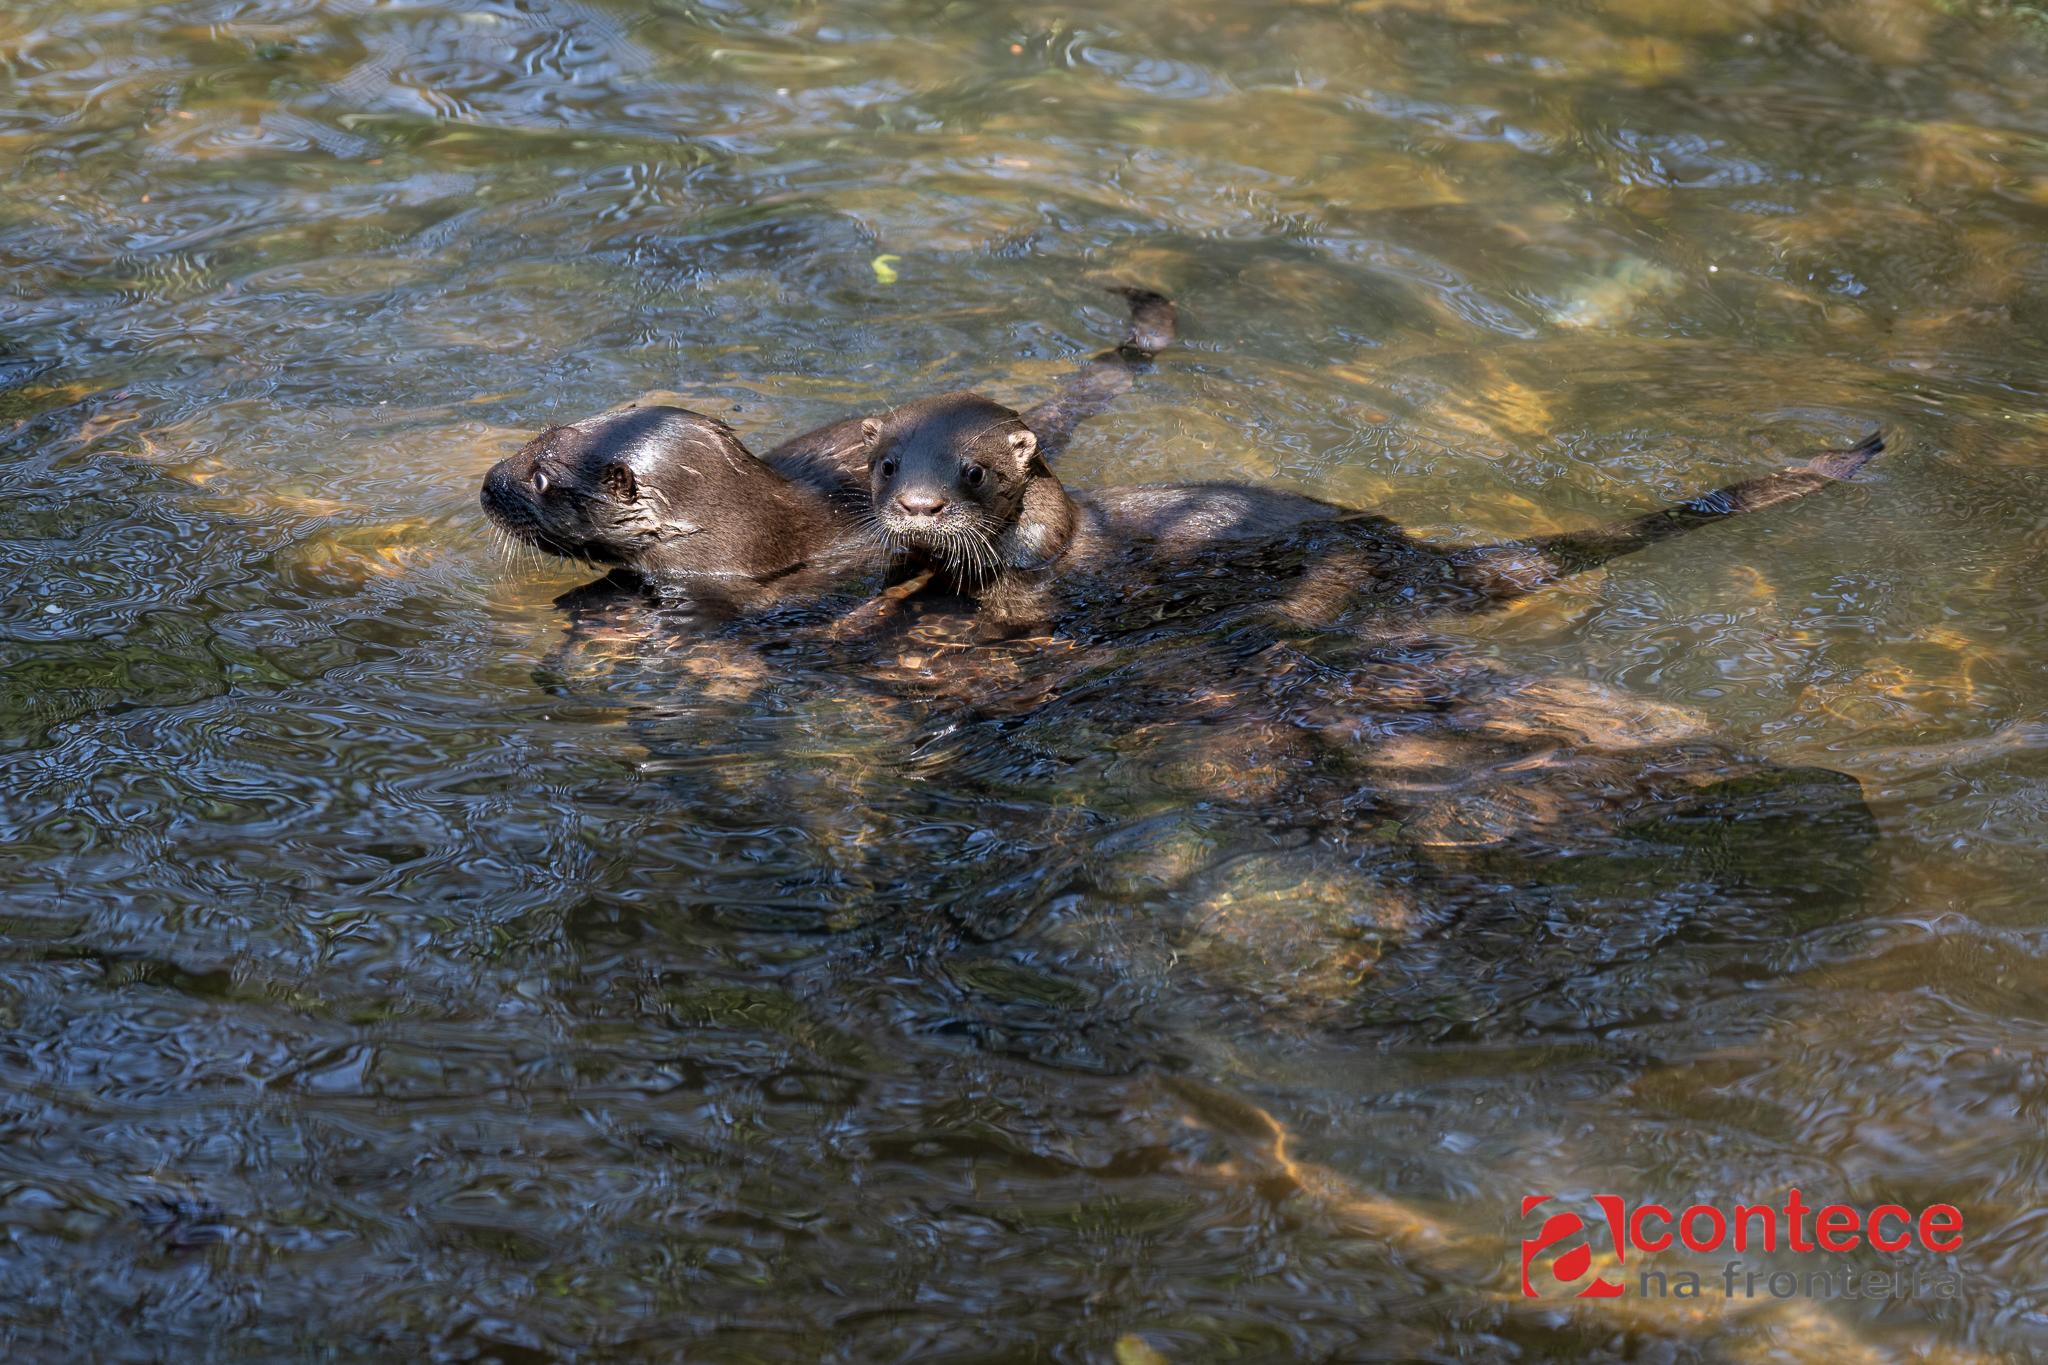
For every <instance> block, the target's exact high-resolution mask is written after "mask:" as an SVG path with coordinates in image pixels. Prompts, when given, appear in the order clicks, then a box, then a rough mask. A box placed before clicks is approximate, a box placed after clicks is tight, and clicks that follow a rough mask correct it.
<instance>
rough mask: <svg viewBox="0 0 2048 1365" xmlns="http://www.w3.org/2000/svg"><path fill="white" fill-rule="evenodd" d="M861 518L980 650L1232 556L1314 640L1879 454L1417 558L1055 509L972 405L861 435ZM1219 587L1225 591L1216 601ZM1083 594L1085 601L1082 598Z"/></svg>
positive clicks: (1108, 504)
mask: <svg viewBox="0 0 2048 1365" xmlns="http://www.w3.org/2000/svg"><path fill="white" fill-rule="evenodd" d="M862 437H863V439H864V441H865V442H866V445H867V449H868V456H869V462H870V476H869V490H870V495H871V497H872V498H873V501H874V508H875V517H876V520H877V522H878V523H879V525H880V526H881V528H882V530H883V531H884V533H885V534H886V535H887V536H888V537H889V539H890V541H891V542H892V543H893V544H894V545H895V546H896V547H897V548H898V549H899V550H901V551H903V552H904V558H905V564H906V566H907V567H906V568H905V569H904V570H903V571H904V572H906V573H907V572H921V571H926V570H929V571H931V572H932V573H933V574H934V575H935V577H934V580H933V581H934V585H935V586H936V587H938V588H940V589H942V590H949V591H953V592H957V593H959V594H962V595H965V596H968V597H971V598H974V599H976V600H977V601H978V602H979V604H980V605H979V611H980V615H981V618H982V621H983V623H984V630H985V631H986V632H988V633H1015V632H1017V631H1021V630H1028V629H1032V628H1036V627H1038V626H1042V625H1044V624H1047V623H1049V622H1051V621H1053V620H1055V619H1057V618H1058V617H1059V616H1060V615H1061V614H1062V611H1063V609H1064V607H1065V606H1070V605H1072V604H1073V603H1074V602H1075V601H1076V600H1077V599H1079V598H1083V597H1087V596H1090V595H1095V596H1099V597H1101V598H1102V599H1103V600H1104V601H1105V602H1107V603H1116V602H1127V601H1128V600H1129V599H1130V598H1131V595H1132V594H1133V593H1134V592H1137V591H1140V590H1141V589H1144V588H1146V587H1158V586H1161V585H1163V584H1168V583H1184V582H1185V580H1186V579H1187V577H1188V574H1189V569H1190V566H1199V568H1200V569H1201V570H1202V571H1203V572H1204V573H1205V574H1206V575H1207V576H1209V577H1211V578H1215V577H1218V576H1219V575H1218V573H1217V572H1216V571H1217V570H1219V569H1223V570H1225V572H1224V573H1223V574H1222V575H1220V576H1222V577H1225V578H1228V577H1229V576H1230V573H1231V572H1233V571H1234V569H1235V568H1243V569H1245V570H1248V571H1250V572H1251V573H1253V574H1254V575H1255V576H1258V567H1259V566H1258V564H1257V563H1256V562H1252V563H1247V564H1243V565H1235V564H1234V561H1235V560H1237V559H1239V558H1242V557H1243V552H1244V551H1246V550H1252V551H1254V553H1253V555H1252V559H1253V560H1254V561H1257V560H1259V559H1261V558H1264V559H1267V560H1270V561H1271V562H1272V564H1273V566H1274V568H1275V569H1276V570H1284V568H1285V567H1286V562H1287V561H1288V560H1290V559H1292V560H1295V561H1297V563H1296V565H1295V567H1296V568H1297V570H1298V572H1297V574H1296V576H1295V577H1294V578H1293V579H1292V580H1291V581H1288V582H1286V584H1285V589H1284V592H1285V595H1284V600H1283V601H1282V603H1281V609H1282V612H1283V614H1285V615H1286V616H1288V617H1289V618H1291V619H1294V620H1296V621H1298V622H1300V623H1302V624H1321V623H1324V622H1327V621H1329V620H1332V619H1334V618H1335V617H1337V616H1339V615H1341V614H1342V613H1343V612H1344V611H1345V610H1347V609H1348V608H1349V607H1350V606H1352V605H1354V604H1355V602H1356V600H1357V598H1358V596H1359V595H1360V594H1371V595H1374V596H1378V597H1382V598H1385V597H1388V596H1390V595H1392V596H1394V597H1396V598H1398V599H1399V604H1400V605H1403V606H1407V607H1411V608H1435V609H1455V610H1476V609H1480V608H1483V607H1486V606H1489V605H1493V604H1496V603H1500V602H1504V601H1507V600H1508V599H1510V598H1514V597H1518V596H1521V595H1522V594H1524V593H1527V592H1529V591H1531V590H1533V589H1535V588H1538V587H1541V586H1542V585H1544V584H1546V583H1551V582H1555V581H1556V580H1557V579H1560V578H1563V577H1566V576H1568V575H1570V574H1575V573H1579V572H1582V571H1584V570H1586V569H1590V568H1594V567H1596V566H1598V565H1601V564H1605V563H1607V562H1608V561H1609V560H1612V559H1616V558H1619V557H1620V556H1622V555H1626V554H1633V553H1635V552H1636V551H1638V550H1642V549H1645V548H1647V547H1649V546H1651V545H1654V544H1656V543H1657V542H1659V541H1661V540H1666V539H1669V538H1670V537H1672V536H1674V535H1678V534H1681V533H1683V532H1685V531H1689V530H1693V529H1695V528H1697V527H1700V526H1704V525H1707V524H1709V523H1711V522H1715V521H1720V520H1723V519H1724V518H1727V517H1730V516H1734V515H1737V514H1739V513H1743V512H1754V511H1760V510H1762V509H1763V508H1766V507H1774V506H1777V505H1779V504H1781V503H1786V502H1791V501H1793V500H1795V499H1797V498H1800V497H1804V496H1805V495H1806V494H1808V493H1810V492H1812V491H1813V490H1814V489H1816V488H1819V487H1821V486H1823V485H1825V484H1828V483H1831V482H1833V481H1835V480H1837V479H1842V478H1846V477H1847V476H1849V475H1850V474H1853V473H1855V472H1856V471H1857V470H1858V469H1861V468H1862V467H1863V466H1864V465H1865V464H1866V463H1868V462H1869V461H1870V459H1871V458H1872V457H1873V456H1875V455H1876V454H1877V453H1878V452H1879V451H1881V450H1883V449H1884V442H1883V440H1882V438H1881V437H1880V436H1878V435H1876V434H1873V435H1871V436H1869V437H1867V438H1865V439H1864V440H1863V441H1862V442H1860V443H1859V444H1857V445H1856V446H1854V447H1853V448H1851V449H1848V450H1838V451H1829V452H1827V453H1825V454H1823V455H1821V456H1819V457H1817V458H1815V459H1813V460H1809V461H1807V462H1806V463H1805V464H1803V465H1799V466H1795V467H1794V468H1791V469H1787V470H1783V471H1780V472H1779V473H1776V474H1767V475H1764V476H1762V477H1760V478H1754V479H1747V480H1744V481H1743V482H1741V483H1736V484H1731V485H1729V486H1728V487H1726V488H1721V489H1716V490H1715V491H1713V492H1711V493H1705V494H1702V495H1700V496H1699V497H1696V498H1694V499H1692V500H1691V501H1689V502H1685V503H1681V504H1679V505H1678V506H1676V507H1669V508H1666V509H1664V510H1662V511H1659V512H1653V513H1650V514H1648V515H1647V516H1641V517H1636V518H1633V519H1631V520H1627V521H1621V522H1615V523H1613V524H1610V525H1607V526H1600V527H1595V528H1592V529H1590V530H1586V531H1577V532H1570V533H1567V534H1563V535H1552V536H1539V537H1535V538H1532V539H1530V540H1526V541H1512V542H1507V543H1504V544H1499V545H1461V546H1447V545H1431V544H1428V543H1426V542H1423V541H1419V540H1416V539H1415V538H1413V537H1412V536H1410V535H1408V534H1407V533H1406V532H1405V531H1403V530H1402V529H1401V528H1400V527H1399V526H1396V525H1395V524H1394V523H1393V522H1391V521H1389V520H1387V519H1386V518H1384V517H1379V516H1373V515H1370V514H1368V513H1364V512H1358V511H1355V510H1353V509H1351V508H1347V507H1341V506H1338V505H1337V504H1335V503H1329V502H1324V501H1322V500H1321V499H1319V498H1312V497H1307V496H1305V495H1303V494H1299V493H1289V492H1284V491H1282V490H1279V489H1270V488H1256V487H1252V486H1249V485H1245V484H1231V483H1201V484H1158V485H1141V486H1137V487H1132V488H1118V489H1106V490H1101V491H1097V492H1090V493H1082V494H1070V493H1068V491H1067V489H1066V488H1065V486H1064V485H1062V484H1061V482H1060V481H1059V479H1058V477H1057V476H1055V475H1054V474H1053V472H1052V470H1051V469H1050V468H1049V467H1048V466H1047V464H1046V462H1045V460H1044V457H1043V452H1042V450H1041V448H1040V446H1039V442H1038V439H1037V436H1036V434H1035V433H1034V431H1033V430H1032V428H1031V425H1030V423H1029V422H1028V421H1027V420H1025V418H1024V417H1023V416H1022V415H1021V414H1019V413H1017V412H1015V411H1013V410H1011V409H1010V408H1007V407H1004V406H1003V405H1002V404H1000V403H997V402H994V401H993V400H991V399H987V398H983V397H981V396H980V395H978V394H971V393H949V394H941V395H939V396H938V397H936V398H926V399H921V400H919V401H917V402H915V403H910V404H907V405H905V406H904V407H901V408H897V409H896V410H895V411H893V412H890V413H888V414H886V415H884V416H882V417H877V418H870V419H868V420H867V421H866V422H865V423H864V424H863V426H862ZM1224 586H1225V587H1227V586H1228V585H1227V584H1225V585H1224ZM1098 589H1099V590H1100V591H1099V592H1098V591H1097V590H1098Z"/></svg>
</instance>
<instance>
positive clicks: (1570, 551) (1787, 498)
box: [1451, 432, 1884, 600]
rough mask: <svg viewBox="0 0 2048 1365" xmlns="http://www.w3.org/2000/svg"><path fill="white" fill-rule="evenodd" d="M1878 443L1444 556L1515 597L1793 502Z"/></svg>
mask: <svg viewBox="0 0 2048 1365" xmlns="http://www.w3.org/2000/svg"><path fill="white" fill-rule="evenodd" d="M1883 450H1884V435H1883V433H1882V432H1872V433H1871V434H1870V435H1868V436H1866V437H1864V438H1863V439H1862V440H1861V441H1858V442H1857V443H1856V444H1855V445H1853V446H1851V447H1850V448H1849V449H1847V450H1830V451H1826V452H1824V453H1823V454H1821V455H1818V456H1816V457H1814V458H1813V459H1811V460H1808V461H1806V462H1805V463H1804V464H1798V465H1794V466H1792V467H1791V468H1790V469H1782V470H1779V471H1778V472H1777V473H1775V474H1765V475H1762V476H1760V477H1758V478H1754V479H1744V480H1743V481H1742V482H1741V483H1732V484H1729V485H1728V486H1727V487H1726V488H1717V489H1715V490H1714V491H1713V492H1711V493H1702V494H1700V495H1699V496H1698V497H1696V498H1691V499H1688V500H1687V501H1685V502H1682V503H1679V504H1678V505H1677V506H1676V507H1667V508H1665V509H1664V510H1663V511H1661V512H1651V513H1648V514H1647V515H1644V516H1640V517H1634V518H1631V519H1630V520H1627V521H1616V522H1609V523H1608V524H1607V525H1605V526H1595V527H1592V528H1590V529H1588V530H1584V531H1570V532H1566V533H1564V534H1562V535H1554V536H1536V537H1533V538H1531V539H1529V540H1523V541H1512V542H1509V543H1507V544H1504V545H1478V546H1473V547H1471V548H1469V549H1463V550H1458V551H1454V552H1453V553H1452V555H1451V560H1452V562H1453V564H1454V565H1455V566H1456V570H1457V576H1458V578H1459V580H1460V581H1461V582H1463V583H1465V584H1466V585H1467V586H1469V587H1471V588H1473V589H1474V590H1476V591H1478V592H1480V593H1482V594H1484V595H1485V596H1486V597H1489V598H1492V599H1495V600H1498V599H1501V598H1507V597H1516V596H1519V595H1521V594H1522V593H1525V592H1528V591H1530V590H1531V589H1533V588H1539V587H1541V586H1543V585H1544V584H1546V583H1554V582H1556V581H1557V580H1558V579H1560V578H1565V577H1568V576H1570V575H1572V574H1575V573H1584V572H1585V571H1586V570H1588V569H1595V568H1598V567H1600V566H1601V565H1602V564H1605V563H1607V562H1608V561H1610V560H1615V559H1619V558H1621V557H1622V556H1623V555H1632V554H1634V553H1635V552H1636V551H1638V550H1646V549H1648V548H1649V547H1650V546H1652V545H1655V544H1657V543H1658V542H1659V541H1665V540H1670V539H1671V538H1672V537H1674V536H1680V535H1684V534H1685V533H1686V532H1688V531H1696V530H1698V529H1699V528H1700V527H1702V526H1710V525H1712V524H1713V523H1715V522H1717V521H1726V520H1727V519H1728V518H1729V517H1732V516H1738V515H1740V514H1742V513H1744V512H1761V511H1763V510H1764V509H1765V508H1767V507H1777V506H1780V505H1782V504H1784V503H1788V502H1797V501H1798V500H1799V499H1801V498H1803V497H1805V496H1806V495H1807V494H1809V493H1812V492H1814V491H1815V490H1817V489H1820V488H1825V487H1826V486H1827V485H1829V484H1831V483H1834V482H1836V481H1838V480H1841V479H1846V478H1848V477H1849V476H1850V475H1852V474H1854V473H1855V472H1856V471H1857V470H1859V469H1861V468H1863V466H1864V465H1866V464H1869V463H1870V462H1871V460H1873V459H1875V458H1876V457H1877V455H1878V454H1879V453H1880V452H1881V451H1883Z"/></svg>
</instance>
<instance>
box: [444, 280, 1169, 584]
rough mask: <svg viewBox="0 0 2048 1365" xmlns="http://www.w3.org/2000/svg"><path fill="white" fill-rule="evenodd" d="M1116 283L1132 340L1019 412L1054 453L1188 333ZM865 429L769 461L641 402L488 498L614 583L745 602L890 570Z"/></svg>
mask: <svg viewBox="0 0 2048 1365" xmlns="http://www.w3.org/2000/svg"><path fill="white" fill-rule="evenodd" d="M1112 292H1115V293H1117V294H1120V295H1121V296H1122V297H1123V298H1124V299H1125V301H1126V302H1127V303H1128V305H1129V307H1130V323H1129V327H1128V329H1127V331H1126V333H1125V336H1124V339H1123V340H1122V341H1121V342H1120V343H1118V344H1117V345H1115V346H1113V347H1110V348H1109V349H1107V350H1105V351H1102V352H1100V353H1098V354H1096V355H1095V356H1094V357H1092V358H1091V359H1090V360H1089V361H1087V362H1086V363H1085V364H1084V365H1083V366H1082V367H1081V368H1080V369H1079V370H1078V371H1077V372H1076V373H1075V374H1074V375H1073V376H1071V377H1070V378H1069V379H1068V381H1067V382H1066V383H1065V384H1064V385H1063V386H1062V387H1061V389H1060V390H1059V392H1057V393H1056V394H1054V396H1053V397H1052V398H1050V399H1048V400H1047V401H1046V402H1044V403H1042V404H1040V405H1039V406H1037V407H1035V408H1033V409H1031V410H1030V412H1029V413H1028V414H1027V417H1026V418H1024V419H1020V420H1027V419H1028V420H1030V421H1031V422H1033V423H1034V429H1035V430H1036V432H1037V438H1036V439H1037V441H1038V450H1039V454H1040V457H1041V459H1042V458H1043V457H1044V455H1045V454H1046V453H1047V452H1048V451H1050V450H1053V449H1057V448H1058V446H1059V445H1061V444H1062V443H1064V441H1065V440H1066V439H1067V438H1068V437H1069V436H1070V435H1071V434H1072V432H1073V430H1074V428H1075V427H1077V426H1078V425H1079V424H1080V423H1081V422H1082V421H1083V420H1085V419H1086V418H1088V417H1090V416H1092V415H1094V414H1095V413H1098V412H1100V411H1102V410H1103V409H1104V408H1106V407H1107V406H1108V405H1109V403H1110V402H1111V401H1112V400H1113V399H1115V398H1116V397H1117V396H1118V395H1119V394H1121V393H1123V392H1125V391H1126V390H1128V389H1129V388H1130V387H1131V386H1132V384H1133V383H1134V382H1135V381H1136V376H1137V375H1138V374H1140V373H1141V372H1142V371H1143V370H1144V369H1145V368H1147V367H1148V366H1149V365H1150V364H1151V362H1152V358H1153V355H1154V354H1155V353H1156V352H1158V351H1161V350H1164V349H1165V348H1166V347H1168V346H1170V345H1172V344H1173V342H1174V340H1175V337H1176V327H1177V317H1176V311H1175V309H1174V305H1173V302H1172V301H1171V300H1170V299H1168V298H1167V297H1166V296H1164V295H1162V294H1158V293H1154V292H1152V291H1151V290H1145V289H1136V288H1129V287H1119V288H1117V289H1115V290H1113V291H1112ZM864 432H865V419H863V418H859V417H851V418H845V419H842V420H840V421H837V422H832V423H829V424H827V425H825V426H822V427H819V428H818V429H817V430H815V431H810V432H806V433H805V434H803V435H801V436H798V437H795V438H793V439H791V440H788V441H785V442H783V443H782V444H781V445H778V446H776V447H775V448H774V449H772V450H770V451H769V452H768V453H767V455H765V456H762V457H756V456H755V455H754V454H753V453H752V452H751V451H749V450H748V449H747V448H746V446H745V445H744V444H743V443H742V442H741V440H740V439H739V437H738V436H737V435H735V434H734V432H733V431H732V429H731V428H730V427H728V426H726V425H725V424H724V423H723V422H720V421H718V420H716V419H714V418H711V417H707V416H705V415H703V414H702V413H697V412H692V411H690V410H689V409H687V408H677V407H639V406H637V405H633V406H628V407H625V408H620V409H615V410H613V411H611V412H606V413H600V414H599V415H597V416H595V417H588V418H585V419H583V420H582V421H579V422H571V423H568V424H567V425H563V426H553V427H549V428H548V429H547V430H546V431H544V432H542V433H541V434H540V435H539V436H536V437H535V438H534V439H533V440H532V441H530V442H528V443H527V444H526V446H525V447H523V448H522V449H521V450H519V451H518V453H516V454H514V455H511V456H509V457H507V458H506V459H503V460H500V461H499V462H498V463H497V464H496V465H494V466H492V468H491V469H490V471H489V472H488V473H487V474H486V475H485V476H484V482H483V490H482V494H481V500H482V503H483V509H484V513H485V515H486V516H487V517H488V518H489V519H490V521H491V524H492V525H493V526H494V527H496V528H497V529H498V530H499V531H500V532H503V533H504V534H506V535H508V536H510V537H511V538H512V540H514V541H515V542H517V543H519V544H522V545H526V546H530V547H532V548H534V549H537V550H540V551H542V552H544V553H547V554H551V555H556V556H559V557H561V558H564V559H572V560H578V561H581V562H583V563H587V564H590V565H592V566H594V567H599V568H603V569H606V570H608V571H610V572H609V576H608V579H607V580H603V581H602V582H604V583H608V584H609V585H610V586H612V587H618V588H625V589H627V590H630V591H651V592H652V593H653V594H654V595H657V596H666V595H680V596H685V597H687V598H689V599H690V600H691V601H692V602H693V603H695V604H698V605H710V606H723V607H726V608H728V609H731V610H739V611H743V610H747V609H751V608H755V607H759V606H762V605H766V604H770V603H773V602H777V601H782V600H786V599H789V598H791V597H796V596H814V595H817V594H818V593H820V592H822V591H824V590H826V589H827V588H829V587H830V586H831V585H833V584H835V583H839V582H842V581H845V580H846V579H848V578H849V577H851V576H855V575H857V574H859V573H861V572H864V571H867V570H869V569H872V568H875V567H878V565H879V550H880V546H879V543H878V540H877V538H876V536H875V535H874V533H873V530H872V525H871V523H872V518H871V515H870V512H869V503H868V488H867V480H868V466H869V461H868V455H867V447H866V443H865V440H864ZM598 586H599V585H592V587H598ZM583 591H584V590H578V593H575V594H569V597H571V598H578V596H579V594H580V593H582V592H583ZM579 600H580V598H579Z"/></svg>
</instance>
